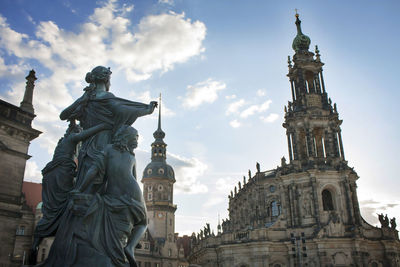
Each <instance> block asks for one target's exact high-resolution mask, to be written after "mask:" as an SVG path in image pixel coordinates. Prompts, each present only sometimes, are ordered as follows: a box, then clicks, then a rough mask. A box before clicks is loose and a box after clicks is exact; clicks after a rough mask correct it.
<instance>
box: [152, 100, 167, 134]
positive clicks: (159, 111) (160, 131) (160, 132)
mask: <svg viewBox="0 0 400 267" xmlns="http://www.w3.org/2000/svg"><path fill="white" fill-rule="evenodd" d="M158 101H159V103H158V128H157V130H156V131H155V132H154V133H153V136H154V138H155V139H163V138H164V137H165V133H164V132H163V130H162V129H161V93H160V96H159V98H158Z"/></svg>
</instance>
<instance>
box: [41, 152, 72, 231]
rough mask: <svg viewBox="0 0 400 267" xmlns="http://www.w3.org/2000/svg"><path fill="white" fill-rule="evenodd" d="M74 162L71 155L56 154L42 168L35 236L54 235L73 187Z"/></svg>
mask: <svg viewBox="0 0 400 267" xmlns="http://www.w3.org/2000/svg"><path fill="white" fill-rule="evenodd" d="M75 169H76V164H75V162H74V161H73V160H72V159H71V157H67V156H63V155H60V156H59V155H58V153H57V151H56V152H55V157H54V159H53V160H52V161H50V162H49V163H48V164H47V165H46V167H45V168H44V169H43V170H42V174H43V181H42V201H43V206H42V213H43V217H42V218H41V219H40V221H39V222H38V224H37V226H36V228H35V232H34V235H35V237H48V236H54V235H55V233H56V231H57V229H58V226H59V224H60V218H61V216H62V215H63V213H64V211H65V209H66V207H67V204H68V193H69V191H71V190H72V188H73V179H74V176H75Z"/></svg>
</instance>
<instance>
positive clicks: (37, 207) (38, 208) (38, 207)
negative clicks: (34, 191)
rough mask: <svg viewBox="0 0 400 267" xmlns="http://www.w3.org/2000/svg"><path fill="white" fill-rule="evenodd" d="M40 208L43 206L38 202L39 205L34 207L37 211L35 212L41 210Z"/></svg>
mask: <svg viewBox="0 0 400 267" xmlns="http://www.w3.org/2000/svg"><path fill="white" fill-rule="evenodd" d="M42 206H43V202H39V203H38V204H37V205H36V209H37V210H41V209H42Z"/></svg>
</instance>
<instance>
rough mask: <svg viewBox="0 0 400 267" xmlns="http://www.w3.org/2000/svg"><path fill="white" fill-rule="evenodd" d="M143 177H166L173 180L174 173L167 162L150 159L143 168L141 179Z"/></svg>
mask: <svg viewBox="0 0 400 267" xmlns="http://www.w3.org/2000/svg"><path fill="white" fill-rule="evenodd" d="M145 178H166V179H171V180H174V181H175V173H174V169H173V168H172V167H171V166H170V165H168V164H167V163H165V162H159V161H152V162H150V163H149V164H148V165H147V166H146V168H144V170H143V179H145Z"/></svg>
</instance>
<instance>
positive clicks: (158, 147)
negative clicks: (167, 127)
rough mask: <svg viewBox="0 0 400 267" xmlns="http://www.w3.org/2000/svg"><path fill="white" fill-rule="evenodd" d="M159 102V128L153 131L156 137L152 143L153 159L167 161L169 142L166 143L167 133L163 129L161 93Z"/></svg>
mask: <svg viewBox="0 0 400 267" xmlns="http://www.w3.org/2000/svg"><path fill="white" fill-rule="evenodd" d="M158 101H159V103H158V105H159V106H158V128H157V130H156V131H155V132H154V133H153V136H154V138H155V140H154V142H153V144H151V147H152V156H151V159H152V160H155V161H165V159H166V158H167V156H166V155H167V144H166V143H164V140H163V139H164V137H165V133H164V131H163V130H162V129H161V93H160V97H159V100H158Z"/></svg>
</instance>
